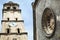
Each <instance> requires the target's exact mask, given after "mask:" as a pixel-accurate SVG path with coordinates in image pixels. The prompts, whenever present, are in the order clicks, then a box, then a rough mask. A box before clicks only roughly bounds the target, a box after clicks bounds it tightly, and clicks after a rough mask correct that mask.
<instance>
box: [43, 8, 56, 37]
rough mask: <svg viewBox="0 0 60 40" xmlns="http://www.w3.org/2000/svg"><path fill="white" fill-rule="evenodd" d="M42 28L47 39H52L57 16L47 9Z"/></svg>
mask: <svg viewBox="0 0 60 40" xmlns="http://www.w3.org/2000/svg"><path fill="white" fill-rule="evenodd" d="M42 28H43V31H44V33H45V36H46V37H51V36H52V35H53V33H54V30H55V15H54V13H53V11H52V10H51V9H49V8H46V9H45V10H44V12H43V15H42Z"/></svg>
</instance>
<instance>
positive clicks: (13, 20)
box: [0, 1, 28, 40]
mask: <svg viewBox="0 0 60 40" xmlns="http://www.w3.org/2000/svg"><path fill="white" fill-rule="evenodd" d="M1 24H2V32H1V33H0V40H27V39H28V38H27V32H26V31H25V28H24V20H23V19H22V17H21V9H19V5H18V4H17V3H13V2H11V1H9V2H8V3H5V4H3V10H2V21H1Z"/></svg>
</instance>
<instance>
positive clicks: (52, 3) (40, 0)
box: [32, 0, 60, 40]
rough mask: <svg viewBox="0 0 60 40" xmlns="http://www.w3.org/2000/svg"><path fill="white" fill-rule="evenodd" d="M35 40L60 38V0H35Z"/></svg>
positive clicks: (57, 39) (55, 39) (56, 39)
mask: <svg viewBox="0 0 60 40" xmlns="http://www.w3.org/2000/svg"><path fill="white" fill-rule="evenodd" d="M32 7H33V30H34V35H33V36H34V40H60V0H35V2H34V3H32Z"/></svg>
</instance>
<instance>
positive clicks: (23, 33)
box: [0, 32, 28, 35]
mask: <svg viewBox="0 0 60 40" xmlns="http://www.w3.org/2000/svg"><path fill="white" fill-rule="evenodd" d="M25 34H26V35H27V34H28V33H27V32H22V33H0V35H25Z"/></svg>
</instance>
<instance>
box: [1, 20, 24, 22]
mask: <svg viewBox="0 0 60 40" xmlns="http://www.w3.org/2000/svg"><path fill="white" fill-rule="evenodd" d="M1 22H24V20H17V21H16V20H2V21H1Z"/></svg>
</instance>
